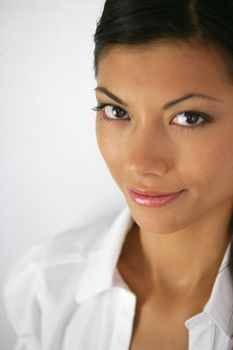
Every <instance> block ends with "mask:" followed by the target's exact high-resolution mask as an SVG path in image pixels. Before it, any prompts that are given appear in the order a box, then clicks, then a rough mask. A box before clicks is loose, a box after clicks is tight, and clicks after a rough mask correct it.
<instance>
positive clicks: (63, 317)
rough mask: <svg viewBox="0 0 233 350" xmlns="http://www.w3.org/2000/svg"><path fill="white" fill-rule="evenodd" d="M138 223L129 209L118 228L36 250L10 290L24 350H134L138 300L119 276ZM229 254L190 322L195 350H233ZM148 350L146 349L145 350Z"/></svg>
mask: <svg viewBox="0 0 233 350" xmlns="http://www.w3.org/2000/svg"><path fill="white" fill-rule="evenodd" d="M133 223H134V221H133V218H132V216H131V214H130V211H129V208H128V206H127V207H126V208H123V210H122V211H121V212H120V213H119V215H118V216H117V217H116V219H115V220H114V222H108V223H107V222H105V223H99V224H97V225H89V226H88V227H83V228H81V227H80V228H78V229H77V230H73V231H69V232H65V233H62V234H59V235H57V236H55V237H53V238H52V239H50V240H48V241H47V242H46V243H44V244H41V245H38V246H35V247H34V248H33V249H31V250H30V251H29V252H28V253H27V254H26V255H25V256H24V257H23V258H22V259H21V260H20V261H19V262H18V263H17V264H16V265H15V266H14V268H13V269H12V270H11V272H10V274H9V276H8V278H7V281H6V283H5V286H4V295H5V305H6V310H7V314H8V318H9V321H10V322H11V324H12V326H13V328H14V330H15V332H16V334H17V345H16V347H15V349H17V350H128V349H129V346H130V341H131V335H132V328H133V320H134V315H135V309H136V296H135V295H134V294H133V292H132V291H131V290H130V289H129V287H128V286H127V284H126V283H125V282H124V280H123V279H122V277H121V275H120V274H119V271H118V269H117V262H118V258H119V255H120V252H121V248H122V245H123V242H124V239H125V237H126V234H127V232H128V231H129V229H130V228H131V227H132V225H133ZM229 253H230V244H229V246H228V248H227V250H226V253H225V256H224V258H223V261H222V264H221V267H220V270H219V273H218V275H217V278H216V280H215V283H214V287H213V289H212V293H211V296H210V299H209V301H208V302H207V304H206V305H205V307H204V309H203V312H201V313H200V314H197V315H195V316H194V317H192V318H190V319H188V320H186V321H185V326H186V328H187V329H188V332H189V347H188V350H228V349H230V347H228V346H231V347H233V341H230V336H231V333H232V332H233V322H232V320H230V317H231V313H232V311H233V284H232V281H231V278H230V274H229V269H228V267H227V266H226V265H227V263H228V260H229ZM142 350H143V349H142Z"/></svg>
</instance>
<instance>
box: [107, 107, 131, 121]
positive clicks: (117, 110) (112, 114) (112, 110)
mask: <svg viewBox="0 0 233 350" xmlns="http://www.w3.org/2000/svg"><path fill="white" fill-rule="evenodd" d="M104 111H105V114H106V115H107V116H108V117H109V118H110V119H122V118H123V117H124V116H125V115H127V113H126V112H125V111H124V110H123V109H122V108H121V107H118V106H113V105H107V106H106V107H105V108H104Z"/></svg>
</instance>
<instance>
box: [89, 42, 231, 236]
mask: <svg viewBox="0 0 233 350" xmlns="http://www.w3.org/2000/svg"><path fill="white" fill-rule="evenodd" d="M228 79H229V78H228V75H227V71H226V67H225V65H224V62H223V60H222V58H221V56H220V54H219V53H218V52H217V51H215V50H214V49H213V48H212V49H211V48H209V50H207V49H204V48H203V47H201V46H198V45H191V44H190V45H189V44H186V45H185V44H181V43H180V44H178V43H156V44H153V45H148V46H144V47H143V46H141V47H138V48H137V50H132V49H131V48H129V47H121V48H120V47H117V46H115V47H114V46H113V47H111V48H109V50H108V51H106V52H105V54H104V56H103V57H102V59H101V61H100V62H99V72H98V76H97V83H98V87H102V88H105V89H106V90H108V91H105V92H103V90H102V91H100V89H99V91H98V90H97V91H96V97H97V101H98V104H101V103H103V104H107V105H108V106H107V107H105V108H103V109H102V110H101V111H99V112H97V118H96V135H97V142H98V145H99V149H100V152H101V153H102V156H103V158H104V160H105V162H106V164H107V166H108V168H109V171H110V173H111V175H112V177H113V179H114V180H115V182H116V183H117V185H118V186H119V188H120V189H121V191H122V192H123V194H124V196H125V199H126V201H127V203H128V206H129V208H130V210H131V213H132V215H133V217H134V219H135V221H136V222H137V223H138V225H139V226H141V227H144V228H145V229H146V230H149V231H152V232H158V233H170V232H175V231H178V230H182V229H184V228H185V227H187V226H189V225H191V224H192V223H198V222H199V223H200V224H201V223H203V222H207V221H205V220H210V221H213V220H221V219H223V218H225V219H226V217H228V218H229V216H230V214H231V213H232V208H233V98H232V97H233V84H232V85H231V82H230V80H228ZM110 93H111V94H112V95H115V96H116V97H117V98H116V97H115V98H114V97H113V96H112V97H110ZM189 94H202V95H206V96H208V97H197V96H196V97H195V96H193V97H190V96H189V97H187V98H186V99H183V100H180V101H177V102H176V103H175V102H174V103H173V104H170V105H168V106H166V105H167V104H168V103H169V102H171V101H174V100H179V99H181V98H182V97H183V96H185V95H189ZM116 100H117V101H116ZM114 106H115V107H114ZM165 106H166V107H165ZM191 112H192V113H191ZM128 187H134V188H138V189H141V190H148V191H149V190H150V191H158V192H164V193H174V192H178V191H180V190H185V191H184V192H183V194H182V196H180V197H179V198H178V199H177V200H176V201H174V202H173V203H171V204H170V205H165V206H161V207H155V208H148V207H143V206H141V205H138V204H136V203H135V202H134V201H133V200H132V199H131V197H130V195H129V193H128ZM203 220H204V221H203Z"/></svg>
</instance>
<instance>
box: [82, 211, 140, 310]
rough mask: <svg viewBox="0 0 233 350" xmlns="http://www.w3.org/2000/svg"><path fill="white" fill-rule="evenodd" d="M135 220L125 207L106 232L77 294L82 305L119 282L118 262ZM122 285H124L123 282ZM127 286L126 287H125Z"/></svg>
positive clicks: (89, 263)
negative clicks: (126, 237)
mask: <svg viewBox="0 0 233 350" xmlns="http://www.w3.org/2000/svg"><path fill="white" fill-rule="evenodd" d="M133 223H134V220H133V218H132V216H131V213H130V210H129V207H128V206H126V207H124V208H123V209H122V210H121V211H120V213H119V215H117V217H116V218H115V220H114V221H113V223H112V225H111V226H110V228H109V229H108V230H107V232H106V237H105V238H104V240H103V242H102V244H101V245H100V247H99V249H98V250H97V251H96V253H95V254H94V255H93V256H92V258H91V260H90V261H89V262H88V265H87V269H86V271H85V272H84V276H83V278H82V280H81V282H80V283H79V287H78V290H77V292H76V301H77V302H78V303H82V302H84V301H85V300H87V299H89V298H90V297H92V296H94V295H96V294H99V293H101V292H103V291H105V290H107V289H110V288H111V287H113V285H114V282H116V281H118V282H119V280H120V279H119V277H120V276H119V274H118V273H117V271H116V269H115V268H116V265H117V261H118V258H119V255H120V252H121V248H122V246H123V242H124V240H125V236H126V234H127V233H128V231H129V230H130V228H131V227H132V226H133ZM121 283H123V284H124V282H123V280H121ZM125 286H126V285H125Z"/></svg>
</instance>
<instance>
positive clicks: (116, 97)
mask: <svg viewBox="0 0 233 350" xmlns="http://www.w3.org/2000/svg"><path fill="white" fill-rule="evenodd" d="M94 91H99V92H102V93H103V94H105V95H107V96H108V97H110V98H111V99H112V100H114V101H116V102H117V103H120V104H121V105H123V106H126V107H127V105H126V104H125V103H124V101H123V100H122V99H120V98H119V97H118V96H116V95H114V94H113V93H112V92H110V91H109V90H108V89H106V88H105V87H103V86H97V87H96V88H95V89H94ZM194 97H199V98H205V99H209V100H213V101H216V102H223V101H222V100H219V99H217V98H215V97H212V96H208V95H205V94H199V93H193V92H190V93H187V94H185V95H184V96H181V97H179V98H177V99H176V100H173V101H170V102H168V103H166V104H165V105H164V106H163V110H166V109H169V108H171V107H173V106H174V105H176V104H178V103H180V102H183V101H185V100H188V99H190V98H194Z"/></svg>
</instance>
